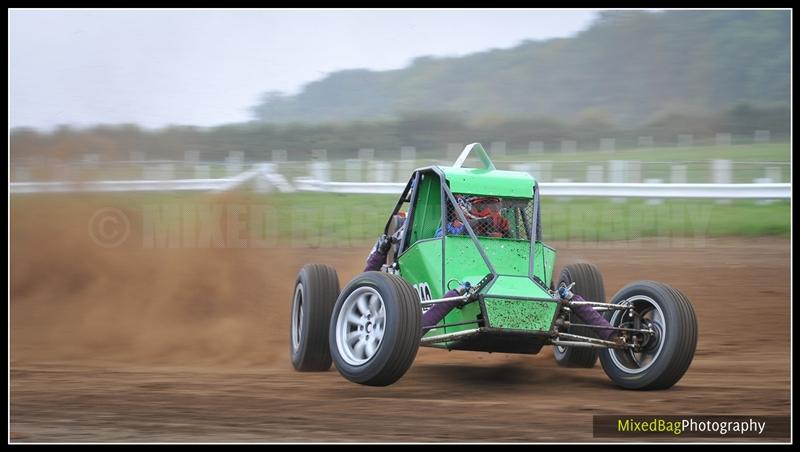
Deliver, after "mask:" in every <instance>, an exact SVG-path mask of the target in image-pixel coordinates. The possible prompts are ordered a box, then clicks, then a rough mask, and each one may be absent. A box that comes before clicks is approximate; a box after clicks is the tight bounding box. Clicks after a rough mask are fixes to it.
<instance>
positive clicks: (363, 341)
mask: <svg viewBox="0 0 800 452" xmlns="http://www.w3.org/2000/svg"><path fill="white" fill-rule="evenodd" d="M385 329H386V308H385V306H384V304H383V298H381V295H380V294H379V293H378V291H377V290H375V289H373V288H372V287H361V288H358V289H356V290H354V291H353V293H351V294H350V295H349V296H348V297H347V299H346V300H344V303H342V309H341V310H340V311H339V316H338V318H337V319H336V348H337V350H338V351H339V356H341V357H342V359H343V360H344V361H345V362H346V363H347V364H350V365H351V366H360V365H362V364H364V363H366V362H367V361H369V360H370V359H372V357H373V356H375V354H376V353H377V352H378V348H379V347H380V345H381V342H382V340H383V333H384V331H385Z"/></svg>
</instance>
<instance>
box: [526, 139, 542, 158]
mask: <svg viewBox="0 0 800 452" xmlns="http://www.w3.org/2000/svg"><path fill="white" fill-rule="evenodd" d="M542 152H544V143H543V142H541V141H530V142H528V155H537V154H541V153H542Z"/></svg>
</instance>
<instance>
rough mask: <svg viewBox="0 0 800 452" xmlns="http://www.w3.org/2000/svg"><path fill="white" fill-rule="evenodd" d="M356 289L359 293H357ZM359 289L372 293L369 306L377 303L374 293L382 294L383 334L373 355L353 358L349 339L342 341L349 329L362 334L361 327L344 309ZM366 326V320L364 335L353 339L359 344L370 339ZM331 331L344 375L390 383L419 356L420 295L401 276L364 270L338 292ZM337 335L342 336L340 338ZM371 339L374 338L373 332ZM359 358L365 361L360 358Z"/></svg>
mask: <svg viewBox="0 0 800 452" xmlns="http://www.w3.org/2000/svg"><path fill="white" fill-rule="evenodd" d="M357 291H358V293H356V292H357ZM360 293H361V294H366V296H368V297H370V298H369V300H370V302H371V303H370V308H372V306H373V304H372V302H374V303H375V305H377V301H376V300H377V299H376V298H374V294H375V293H377V294H378V295H380V300H379V301H380V302H381V303H382V306H383V308H384V311H383V317H382V318H383V320H382V333H381V334H382V338H381V339H380V341H379V342H377V345H376V346H375V348H374V349H373V350H374V351H373V354H372V355H371V356H368V355H369V352H368V351H367V352H365V356H364V357H356V358H354V356H348V353H349V352H348V350H350V349H348V348H347V347H348V345H347V344H346V343H345V344H344V345H342V342H344V341H345V340H344V339H343V338H342V335H347V334H348V332H349V333H351V334H355V335H360V334H361V333H360V331H361V330H362V327H361V326H360V327H356V326H355V325H356V324H354V323H347V322H346V317H344V316H346V315H347V312H343V307H345V306H346V307H347V310H349V309H350V308H351V307H353V303H356V304H357V301H358V300H357V299H358V297H359V294H360ZM351 295H353V297H351ZM370 312H371V311H370ZM340 317H343V318H342V322H343V324H341V325H340V324H339V318H340ZM378 317H380V315H378ZM362 318H364V316H362ZM365 322H368V320H365ZM375 325H376V326H374V327H373V328H374V329H373V330H371V331H376V329H375V328H378V326H377V325H378V324H377V323H376V324H375ZM367 327H368V325H367V324H366V323H365V324H364V325H363V331H365V333H364V335H365V336H360V338H359V339H358V340H357V341H354V342H355V343H356V344H358V343H359V342H361V341H362V339H364V338H366V339H369V337H370V336H369V335H368V334H367V333H368V332H369V330H368V329H367ZM357 330H358V331H357ZM328 334H329V339H328V342H329V344H330V354H331V356H332V357H333V362H334V364H335V365H336V369H337V370H339V373H341V374H342V376H343V377H345V378H347V379H348V380H350V381H352V382H354V383H360V384H363V385H369V386H387V385H390V384H392V383H394V382H395V381H397V380H399V379H400V377H402V376H403V375H404V374H405V373H406V371H407V370H408V369H409V367H411V364H412V363H413V362H414V358H416V356H417V350H418V349H419V340H420V337H421V336H422V309H421V308H420V304H419V295H418V294H417V292H416V291H415V290H414V288H413V287H411V285H410V284H408V283H407V282H406V281H405V280H404V279H402V278H400V277H399V276H395V275H390V274H388V273H382V272H374V271H372V272H365V273H362V274H360V275H359V276H357V277H355V278H354V279H353V280H352V281H351V282H350V283H349V284H348V285H347V286H346V287H345V288H344V290H342V293H341V295H339V299H338V300H337V302H336V306H335V307H334V308H333V313H332V315H331V321H330V328H329V333H328ZM337 335H338V336H339V340H338V341H337ZM372 340H373V341H374V340H375V337H374V336H373V338H372ZM364 342H365V343H366V342H369V341H368V340H366V341H364ZM356 347H357V345H356ZM354 348H355V347H354ZM363 350H364V349H362V351H363ZM358 358H362V359H365V360H366V361H364V362H357V361H356V359H358ZM348 361H350V362H348Z"/></svg>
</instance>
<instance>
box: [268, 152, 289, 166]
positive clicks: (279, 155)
mask: <svg viewBox="0 0 800 452" xmlns="http://www.w3.org/2000/svg"><path fill="white" fill-rule="evenodd" d="M288 157H289V156H288V153H287V152H286V150H285V149H273V150H272V162H273V163H284V162H286V161H287V160H288Z"/></svg>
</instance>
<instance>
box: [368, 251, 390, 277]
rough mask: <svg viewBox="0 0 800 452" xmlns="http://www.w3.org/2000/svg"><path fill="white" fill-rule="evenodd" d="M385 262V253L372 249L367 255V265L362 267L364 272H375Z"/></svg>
mask: <svg viewBox="0 0 800 452" xmlns="http://www.w3.org/2000/svg"><path fill="white" fill-rule="evenodd" d="M385 263H386V255H385V254H381V253H380V251H377V250H376V251H373V252H372V253H370V255H369V256H368V257H367V266H366V267H364V271H365V272H377V271H380V270H381V266H383V264H385Z"/></svg>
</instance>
